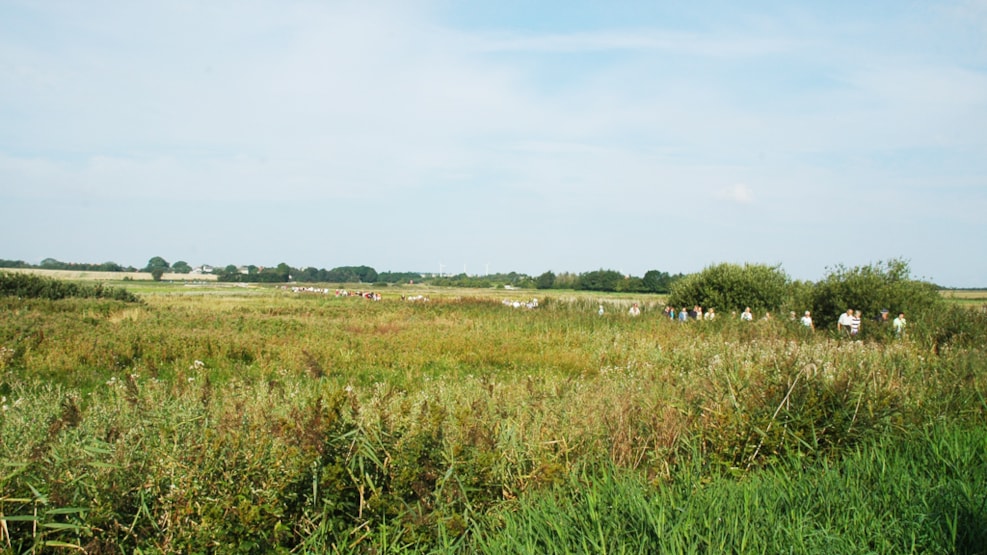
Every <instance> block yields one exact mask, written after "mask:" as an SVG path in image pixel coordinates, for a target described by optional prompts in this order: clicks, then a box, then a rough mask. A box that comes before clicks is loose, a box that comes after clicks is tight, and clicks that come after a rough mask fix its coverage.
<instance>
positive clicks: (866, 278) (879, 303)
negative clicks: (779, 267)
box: [810, 260, 944, 328]
mask: <svg viewBox="0 0 987 555" xmlns="http://www.w3.org/2000/svg"><path fill="white" fill-rule="evenodd" d="M810 298H811V303H812V304H811V310H812V313H813V316H814V319H815V322H816V327H817V328H821V327H827V326H835V325H836V321H837V320H838V319H839V317H840V314H842V313H843V312H845V311H846V310H847V309H848V308H853V309H854V310H860V311H861V312H862V313H863V317H864V319H865V320H873V319H874V318H876V317H877V316H878V315H879V314H880V312H881V310H882V309H888V310H890V311H891V315H892V316H891V317H892V318H893V317H894V316H895V315H897V314H898V313H899V312H904V313H905V314H906V315H907V316H908V317H910V318H912V317H919V316H922V317H924V316H926V315H929V314H931V313H933V312H935V311H937V310H941V309H942V308H943V307H944V301H943V299H942V297H941V296H940V295H939V291H938V288H937V287H936V286H935V285H933V284H931V283H928V282H925V281H919V280H915V279H912V277H911V275H910V271H909V268H908V263H907V262H904V261H902V260H889V261H888V262H877V263H876V264H869V265H866V266H856V267H853V268H846V267H844V266H837V267H836V268H835V269H834V270H832V271H831V272H830V273H829V274H828V275H827V276H826V277H825V278H824V279H823V280H822V281H820V282H818V283H816V284H815V285H814V286H813V288H812V292H811V295H810ZM865 328H866V326H865Z"/></svg>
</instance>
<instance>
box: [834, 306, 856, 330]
mask: <svg viewBox="0 0 987 555" xmlns="http://www.w3.org/2000/svg"><path fill="white" fill-rule="evenodd" d="M852 320H853V309H852V308H848V309H846V312H844V313H843V314H840V319H839V320H838V321H837V322H836V331H842V332H845V333H850V324H851V321H852Z"/></svg>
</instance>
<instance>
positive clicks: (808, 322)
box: [802, 310, 816, 330]
mask: <svg viewBox="0 0 987 555" xmlns="http://www.w3.org/2000/svg"><path fill="white" fill-rule="evenodd" d="M802 325H803V326H805V327H807V328H809V329H810V330H814V329H816V326H814V325H813V324H812V313H811V312H809V311H808V310H806V311H805V315H804V316H802Z"/></svg>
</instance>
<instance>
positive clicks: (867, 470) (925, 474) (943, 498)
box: [476, 427, 987, 554]
mask: <svg viewBox="0 0 987 555" xmlns="http://www.w3.org/2000/svg"><path fill="white" fill-rule="evenodd" d="M696 456H700V454H699V453H696ZM697 466H698V465H697ZM488 518H489V519H490V520H491V521H492V522H494V523H495V524H494V525H492V526H491V529H490V531H488V532H484V533H482V534H479V537H478V539H477V545H476V549H477V551H479V552H483V553H539V554H547V553H709V552H715V553H826V554H834V553H889V554H890V553H984V552H985V546H987V433H985V432H984V430H983V428H976V429H966V428H957V427H933V428H929V429H925V430H921V431H917V432H915V434H914V435H910V436H908V437H906V438H897V439H893V440H892V439H877V440H875V441H873V442H868V443H867V444H866V445H861V446H859V447H858V448H856V449H854V450H853V451H851V452H850V453H848V454H847V456H845V457H844V458H842V459H841V460H839V461H836V462H832V461H828V460H821V461H819V462H817V463H815V464H812V465H809V466H806V467H803V466H800V465H792V464H791V463H790V462H789V461H786V462H785V463H783V464H780V465H778V466H777V467H776V468H774V469H772V470H769V471H765V472H760V473H756V474H752V475H749V476H747V477H745V478H744V479H743V480H740V481H735V480H731V479H725V478H719V479H715V480H713V481H710V482H704V481H703V477H702V476H701V475H699V474H695V473H690V472H687V471H686V472H683V473H681V474H679V475H677V476H676V477H675V478H674V480H673V481H671V482H670V483H665V484H660V485H657V486H655V485H653V484H649V483H647V482H645V481H643V480H641V479H640V477H639V475H636V474H628V473H626V472H622V471H620V470H619V469H614V468H609V467H604V468H598V467H590V468H584V469H582V470H581V471H580V472H578V473H573V474H571V475H570V476H569V478H568V479H567V480H566V482H564V483H563V484H560V485H559V486H558V487H556V488H552V489H551V490H547V491H542V492H539V493H536V494H533V495H531V496H529V497H528V498H526V499H525V500H524V501H521V502H518V503H516V504H512V505H505V506H502V507H501V508H500V509H499V510H497V511H496V512H494V513H492V514H491V515H489V517H488Z"/></svg>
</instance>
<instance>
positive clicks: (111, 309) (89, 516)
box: [0, 284, 987, 553]
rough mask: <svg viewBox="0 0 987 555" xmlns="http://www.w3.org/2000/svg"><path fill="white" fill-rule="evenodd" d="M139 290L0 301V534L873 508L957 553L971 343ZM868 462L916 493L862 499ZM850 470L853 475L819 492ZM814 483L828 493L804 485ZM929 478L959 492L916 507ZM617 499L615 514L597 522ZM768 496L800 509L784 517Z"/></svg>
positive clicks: (882, 541) (640, 523)
mask: <svg viewBox="0 0 987 555" xmlns="http://www.w3.org/2000/svg"><path fill="white" fill-rule="evenodd" d="M142 291H144V293H142V300H143V303H141V304H139V305H134V304H127V303H122V302H117V301H111V300H80V299H64V300H61V301H42V300H16V299H10V298H4V299H0V320H2V322H0V323H2V326H0V347H2V349H3V351H2V352H0V372H2V380H3V381H2V383H0V395H2V396H3V402H2V404H3V412H2V417H0V439H2V444H0V448H2V451H0V453H2V457H0V461H2V463H3V468H2V469H0V473H2V474H0V487H2V489H0V492H2V493H0V523H3V527H0V545H3V546H4V547H7V548H10V549H12V550H14V551H25V550H30V549H41V548H44V547H45V546H46V545H47V546H49V547H52V548H54V547H57V546H58V545H62V544H64V545H76V546H81V547H84V548H85V549H86V550H87V551H88V552H92V553H101V552H110V551H112V552H120V551H121V550H122V551H136V550H140V551H142V552H145V553H149V552H162V553H167V552H205V551H211V552H215V551H222V552H226V551H229V552H232V551H237V552H247V553H267V552H291V551H295V552H312V553H371V552H373V553H409V552H473V551H481V552H503V551H510V552H531V551H526V550H525V549H523V547H522V546H523V545H529V544H530V545H533V546H537V545H555V546H557V548H556V550H555V551H554V552H586V551H593V552H609V551H618V552H628V551H630V552H653V551H650V550H651V548H652V547H654V546H655V545H658V544H656V543H655V541H657V540H655V538H658V539H660V540H661V541H662V542H665V540H664V539H662V538H666V537H667V538H674V539H669V540H668V543H660V547H661V551H668V552H709V551H714V550H716V551H720V550H726V551H732V552H738V553H741V552H777V551H778V548H779V546H782V545H784V542H785V541H789V540H790V541H793V542H795V543H793V544H792V546H794V547H792V548H791V549H786V550H787V551H791V552H806V551H804V550H803V549H800V547H804V548H806V549H809V550H810V551H811V550H816V551H821V550H822V549H824V548H827V547H830V548H832V549H834V550H836V552H840V551H843V552H850V551H853V549H854V548H859V547H861V546H863V545H865V543H863V542H865V539H866V538H870V537H871V535H872V534H873V532H872V531H870V530H869V529H868V528H869V527H871V526H873V525H874V524H875V521H876V520H879V518H880V517H882V515H885V514H890V515H891V516H893V517H894V518H895V519H898V520H899V521H901V522H905V521H907V522H909V523H911V524H909V525H908V526H904V525H902V526H904V528H902V530H905V531H900V530H893V531H891V532H889V533H888V535H886V536H882V537H880V538H878V539H877V540H875V541H876V542H877V543H874V544H873V546H872V547H871V548H870V551H874V552H888V553H890V552H896V549H897V548H899V547H901V546H902V545H904V544H902V543H901V542H902V541H903V540H902V539H901V538H903V537H906V536H907V537H911V538H913V539H914V541H915V542H916V543H914V545H915V546H918V547H916V548H914V549H912V550H913V551H915V552H920V551H922V549H920V548H921V547H922V546H928V548H927V549H926V551H928V552H950V550H949V549H947V548H948V547H949V546H952V552H976V551H969V550H966V551H964V549H965V547H964V546H969V545H972V544H971V543H970V542H971V541H972V540H968V539H965V538H967V537H968V536H969V535H970V534H973V536H972V537H973V539H977V538H978V537H979V536H976V532H975V530H974V531H970V526H976V525H978V524H981V523H982V515H983V502H982V497H977V495H978V494H977V493H976V492H977V491H978V488H979V482H976V478H970V479H965V478H963V476H964V475H966V474H964V473H968V470H969V471H976V470H978V469H981V468H982V458H983V453H984V447H985V446H984V441H983V436H982V435H981V436H977V435H975V434H974V433H973V432H970V431H969V430H970V429H971V428H972V429H974V430H976V426H982V425H983V423H984V415H985V413H987V404H985V401H984V399H985V391H987V384H985V379H987V372H985V365H987V362H985V357H984V356H983V355H984V348H983V346H982V345H980V346H973V347H970V346H967V347H963V348H942V349H940V350H938V351H937V352H933V351H931V350H930V348H929V347H928V345H923V344H922V343H921V342H919V341H913V340H911V339H907V338H906V339H905V340H902V341H890V342H882V341H848V340H842V339H838V338H833V337H831V336H830V335H828V334H826V333H821V332H820V333H815V334H810V333H807V332H806V331H805V330H804V329H802V328H801V327H799V326H797V325H793V324H791V323H789V322H787V321H771V322H755V323H751V324H744V323H741V322H739V321H737V320H736V319H733V320H730V319H726V318H724V316H725V315H721V319H719V320H717V321H714V322H692V323H687V324H680V323H677V322H670V321H667V320H665V319H662V318H661V317H660V315H659V314H658V312H659V307H660V299H657V298H653V297H642V298H638V299H634V298H633V297H628V296H613V297H607V296H600V295H598V294H593V295H586V294H569V293H567V294H560V295H557V296H544V295H538V296H539V301H540V302H539V308H537V309H535V310H526V309H514V308H510V307H508V306H505V305H504V304H503V303H502V301H503V300H504V299H505V298H511V297H517V298H519V299H521V300H524V299H526V298H527V297H532V296H535V295H536V292H518V291H511V292H503V291H490V292H482V293H479V294H478V293H477V292H472V295H469V294H467V293H468V291H448V292H436V291H433V290H427V289H425V290H424V291H425V292H426V293H428V294H429V296H430V298H431V300H430V302H427V303H424V302H422V303H418V302H416V303H412V302H407V301H402V300H400V297H399V295H400V294H402V293H407V294H417V293H411V290H405V289H401V290H395V291H390V290H388V291H383V292H384V294H385V298H384V300H383V301H381V302H378V303H375V302H371V301H368V300H366V299H361V298H353V297H349V298H337V297H334V296H331V295H330V296H325V295H317V294H296V293H292V292H290V291H287V290H284V289H279V288H270V287H248V288H239V287H238V288H226V287H215V288H212V287H199V288H186V287H184V286H181V287H179V286H175V285H169V284H153V285H148V287H147V288H146V289H142ZM416 291H417V290H416ZM632 300H638V301H640V302H641V303H642V305H643V306H644V307H645V313H644V315H642V316H641V317H639V318H631V317H629V316H627V314H626V309H627V307H629V306H630V302H631V301H632ZM600 303H604V304H605V307H606V312H605V315H604V316H602V317H601V316H598V315H597V314H596V309H597V306H598V304H600ZM916 325H918V323H916ZM941 438H953V440H950V441H952V443H950V441H946V440H945V439H943V440H942V441H946V442H945V443H943V442H942V441H940V439H941ZM930 450H931V451H934V452H936V453H942V455H941V456H938V458H937V457H936V456H932V455H929V454H928V453H929V452H930ZM913 451H914V452H915V453H918V454H915V455H914V457H913V458H917V460H918V462H912V463H906V462H901V461H907V460H910V459H908V457H912V456H913V455H911V454H909V453H913ZM899 453H905V454H904V455H899ZM964 453H965V454H964ZM971 453H972V454H971ZM978 453H979V454H978ZM868 456H871V457H872V459H867V457H868ZM873 457H879V458H877V459H874V458H873ZM880 457H883V458H880ZM896 457H897V458H896ZM957 457H959V460H956V459H957ZM977 457H980V458H979V459H978V458H977ZM868 461H870V462H868ZM888 461H890V462H888ZM977 461H980V462H977ZM846 465H850V466H849V467H847V466H846ZM964 465H965V466H964ZM977 465H980V466H977ZM878 466H881V467H882V468H884V467H887V468H890V469H891V470H889V471H888V474H886V476H887V479H888V480H889V481H891V482H893V484H892V485H893V486H895V487H896V486H897V485H898V484H903V485H907V484H908V483H909V480H914V481H915V482H914V484H913V485H912V486H909V487H908V488H905V489H904V490H901V491H900V492H899V491H898V490H895V491H896V492H897V493H894V494H893V495H892V496H891V497H887V496H885V497H881V496H882V495H885V494H882V493H881V492H880V491H879V488H877V486H878V485H880V483H879V482H876V481H873V473H874V472H876V470H875V469H876V468H877V467H878ZM851 471H852V472H859V473H861V475H864V476H870V478H868V479H871V481H870V482H865V481H862V480H863V478H859V479H855V480H857V481H850V482H846V483H840V481H839V479H840V477H843V478H845V477H846V476H847V475H848V473H849V472H851ZM920 471H921V472H920ZM924 472H929V473H933V474H940V475H943V476H959V477H954V478H949V479H950V480H953V481H951V482H948V483H945V482H944V483H932V482H928V480H930V478H929V477H928V476H926V475H925V474H922V473H924ZM868 473H870V474H868ZM817 475H825V476H830V480H829V481H827V482H826V484H825V487H822V486H820V487H819V488H817V489H815V490H812V492H815V493H814V494H813V493H811V492H807V491H802V490H800V489H799V488H802V487H803V483H804V482H805V480H806V478H809V483H815V484H819V483H820V482H819V480H818V479H816V478H812V477H815V476H817ZM981 475H982V473H981ZM923 480H925V481H923ZM971 480H972V481H971ZM862 484H869V485H867V486H866V487H865V485H862ZM929 484H931V485H930V486H929V487H934V488H939V490H942V491H946V492H952V491H953V490H950V489H948V488H959V489H957V490H956V491H968V493H969V495H968V497H969V503H967V502H965V501H964V503H966V504H964V505H956V504H952V505H950V504H949V503H946V502H945V501H943V500H942V499H939V500H938V501H937V500H936V499H931V498H927V497H923V495H925V494H924V493H921V494H920V492H922V491H923V490H922V488H923V487H925V486H926V485H929ZM943 484H945V485H943ZM744 488H753V489H744ZM909 488H910V489H909ZM944 488H945V489H944ZM964 488H966V489H964ZM979 491H983V488H980V489H979ZM786 492H787V493H786ZM812 495H815V498H813V497H812ZM588 496H594V497H593V498H592V499H590V498H589V497H588ZM615 496H616V497H619V498H621V499H626V500H627V502H628V503H631V502H632V501H633V503H634V504H625V505H622V506H621V508H620V509H619V511H621V512H620V513H619V515H618V514H617V513H611V512H608V511H613V510H615V509H613V508H612V506H613V505H614V503H616V501H604V500H603V499H604V498H607V499H613V498H614V497H615ZM786 496H787V497H786ZM875 496H876V498H874V497H875ZM909 496H913V497H914V498H910V497H909ZM786 498H798V499H800V500H799V501H798V502H797V503H796V506H797V507H799V508H798V510H796V509H791V510H790V511H789V513H784V512H783V511H782V512H781V513H778V511H779V510H780V509H777V506H778V504H779V503H781V501H778V500H779V499H786ZM635 499H636V500H635ZM737 499H740V500H747V501H743V502H740V501H737ZM937 499H938V498H937ZM662 500H664V501H662ZM810 502H816V505H812V504H811V503H810ZM826 502H829V503H830V505H829V507H830V509H828V510H829V511H831V512H833V513H834V514H831V515H830V517H831V518H833V519H837V518H842V517H841V516H840V515H838V514H835V512H836V508H837V507H847V506H849V507H851V508H852V510H851V511H844V512H849V513H852V514H857V515H864V516H861V517H860V518H858V519H857V520H853V518H851V516H852V515H850V514H847V515H843V516H845V517H846V519H845V520H842V521H840V520H833V521H832V522H830V523H828V524H825V526H822V525H820V524H818V520H819V519H820V518H821V517H820V514H823V512H824V509H825V503H826ZM551 503H557V504H558V505H559V507H561V508H565V509H566V510H571V511H575V513H574V516H572V517H562V516H554V515H555V513H554V512H553V511H554V510H555V509H553V508H552V506H551ZM655 503H658V505H655ZM881 503H884V505H880V506H881V507H891V506H892V505H895V504H905V503H918V505H915V506H916V507H917V508H916V509H915V512H914V513H908V514H904V513H900V514H899V513H893V514H892V513H886V512H881V510H884V509H881V510H878V509H877V508H874V507H873V505H874V504H881ZM936 503H938V504H936ZM977 503H980V505H979V507H980V508H979V509H977V507H978V505H977ZM666 505H667V506H670V507H678V508H676V509H675V510H674V511H672V510H671V509H661V510H659V507H665V506H666ZM762 505H763V507H762ZM704 506H706V507H716V510H715V511H713V512H708V514H700V513H702V512H703V511H702V508H703V507H704ZM759 507H760V508H759ZM764 507H776V508H775V509H771V510H766V509H765V508H764ZM961 509H962V511H965V512H962V514H961ZM560 510H561V509H560ZM661 511H665V512H661ZM683 511H684V512H683ZM937 511H938V512H937ZM950 511H952V513H950ZM978 511H980V512H978ZM584 512H585V514H583V513H584ZM625 513H626V514H625ZM947 513H950V514H952V515H953V516H948V515H947ZM786 514H787V515H788V516H785V515H786ZM827 514H828V513H827ZM620 515H624V516H621V518H624V519H625V520H626V519H632V520H634V519H636V520H634V522H636V523H637V524H635V525H634V526H637V527H638V528H633V529H631V528H622V527H620V526H623V525H618V524H617V523H615V522H613V521H614V520H615V518H616V517H617V516H620ZM710 515H719V516H717V518H722V519H725V521H726V522H727V523H728V525H723V526H720V525H719V521H716V522H714V521H711V520H710V518H712V516H710ZM515 517H518V518H519V519H520V520H518V521H515V520H514V519H515ZM604 517H606V518H604ZM960 517H962V518H960ZM785 519H787V520H785ZM950 519H952V520H950ZM978 519H979V520H978ZM618 521H619V519H618ZM943 522H947V523H948V522H952V523H954V524H955V525H954V526H953V528H952V529H950V528H949V526H947V527H946V529H950V530H953V529H955V530H954V531H953V532H951V535H947V536H943V535H942V530H943V528H942V524H943ZM660 523H666V524H663V526H671V528H669V529H666V528H662V527H660V526H658V524H660ZM667 523H672V524H667ZM785 526H787V527H788V528H783V527H785ZM820 526H822V527H821V528H820ZM518 527H521V528H518ZM553 527H554V528H553ZM639 528H640V529H654V530H655V531H653V532H652V533H651V535H650V536H649V535H647V534H644V535H641V534H640V533H639V532H640V530H639ZM635 530H637V531H635ZM676 530H678V532H675V531H676ZM723 530H733V532H729V533H727V532H724V531H723ZM799 530H805V531H807V534H808V535H807V536H806V539H802V540H799V541H801V542H802V543H799V542H798V541H795V538H794V536H795V534H796V532H797V531H799ZM589 531H594V534H593V535H587V534H588V533H589ZM772 531H774V532H772ZM673 532H674V533H673ZM526 534H527V536H526ZM656 534H657V535H656ZM771 534H773V535H771ZM839 534H843V535H844V537H846V538H848V539H847V540H846V541H844V542H842V543H841V542H840V541H837V538H836V536H837V535H839ZM903 534H904V535H903ZM909 534H910V535H909ZM964 534H966V535H964ZM521 537H526V538H527V539H526V540H525V542H524V543H519V544H517V545H518V546H519V547H517V548H516V550H514V551H512V549H511V547H510V545H511V544H510V543H509V541H508V539H509V538H521ZM738 537H739V538H741V539H742V540H743V541H740V543H737V541H739V540H737V539H736V538H738ZM649 538H651V539H649ZM743 538H747V539H743ZM813 538H815V539H813ZM944 538H945V539H944ZM920 540H921V541H920ZM867 541H870V540H867ZM539 542H541V543H539ZM649 542H650V543H649ZM806 542H808V543H806ZM922 542H925V543H922ZM950 542H952V543H950ZM867 545H870V544H867ZM943 546H946V547H943ZM601 550H602V551H601ZM549 552H552V551H551V550H549Z"/></svg>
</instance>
